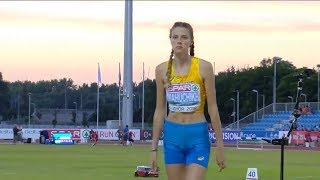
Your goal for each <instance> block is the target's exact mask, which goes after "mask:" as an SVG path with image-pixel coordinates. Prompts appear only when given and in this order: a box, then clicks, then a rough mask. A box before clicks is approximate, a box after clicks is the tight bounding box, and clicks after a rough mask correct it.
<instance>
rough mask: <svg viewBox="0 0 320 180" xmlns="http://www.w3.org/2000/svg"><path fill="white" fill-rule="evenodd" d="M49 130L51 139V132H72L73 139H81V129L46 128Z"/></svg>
mask: <svg viewBox="0 0 320 180" xmlns="http://www.w3.org/2000/svg"><path fill="white" fill-rule="evenodd" d="M45 130H46V131H48V135H49V139H52V136H51V134H52V133H53V132H70V133H71V135H72V139H73V140H79V139H81V130H80V129H45Z"/></svg>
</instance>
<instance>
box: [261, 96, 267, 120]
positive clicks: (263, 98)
mask: <svg viewBox="0 0 320 180" xmlns="http://www.w3.org/2000/svg"><path fill="white" fill-rule="evenodd" d="M261 96H262V109H263V112H262V113H263V114H262V117H264V107H265V102H266V97H265V95H264V94H262V95H261Z"/></svg>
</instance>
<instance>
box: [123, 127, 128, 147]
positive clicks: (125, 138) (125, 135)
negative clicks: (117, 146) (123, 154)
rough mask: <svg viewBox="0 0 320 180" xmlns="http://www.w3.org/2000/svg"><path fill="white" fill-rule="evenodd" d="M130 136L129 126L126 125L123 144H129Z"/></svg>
mask: <svg viewBox="0 0 320 180" xmlns="http://www.w3.org/2000/svg"><path fill="white" fill-rule="evenodd" d="M128 136H129V126H128V125H126V127H125V128H124V130H123V144H122V145H124V146H125V145H126V144H127V141H128Z"/></svg>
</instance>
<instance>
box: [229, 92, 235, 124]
mask: <svg viewBox="0 0 320 180" xmlns="http://www.w3.org/2000/svg"><path fill="white" fill-rule="evenodd" d="M230 100H231V101H233V110H232V115H233V128H232V129H234V125H235V123H236V100H235V99H234V98H230Z"/></svg>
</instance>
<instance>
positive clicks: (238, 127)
mask: <svg viewBox="0 0 320 180" xmlns="http://www.w3.org/2000/svg"><path fill="white" fill-rule="evenodd" d="M237 129H238V130H240V126H239V90H237Z"/></svg>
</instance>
